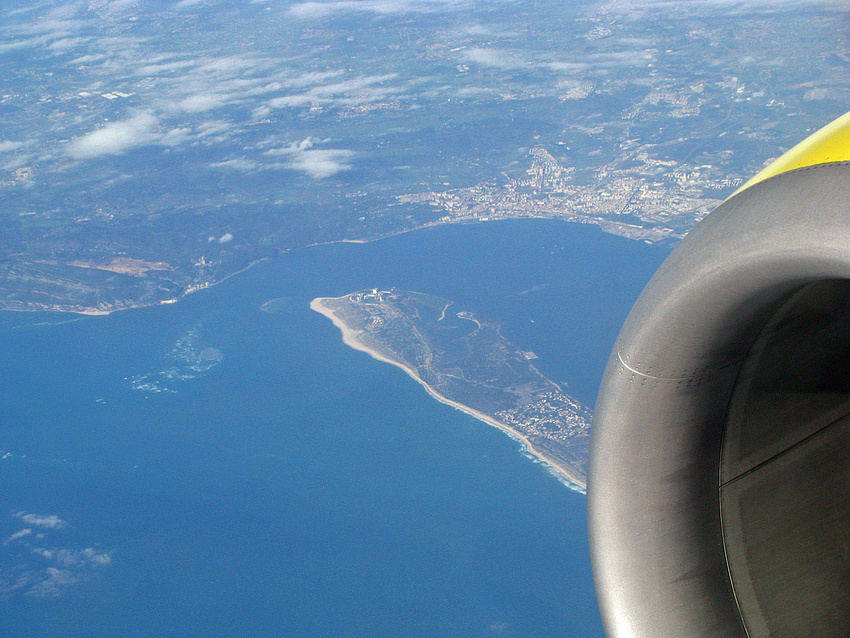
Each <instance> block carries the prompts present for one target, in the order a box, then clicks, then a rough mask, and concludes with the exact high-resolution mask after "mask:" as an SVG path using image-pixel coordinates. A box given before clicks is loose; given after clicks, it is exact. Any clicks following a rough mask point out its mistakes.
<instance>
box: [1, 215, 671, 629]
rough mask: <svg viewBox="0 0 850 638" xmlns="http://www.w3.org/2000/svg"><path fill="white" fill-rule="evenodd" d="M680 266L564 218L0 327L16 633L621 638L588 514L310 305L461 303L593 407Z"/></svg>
mask: <svg viewBox="0 0 850 638" xmlns="http://www.w3.org/2000/svg"><path fill="white" fill-rule="evenodd" d="M667 252H668V251H667V249H664V248H660V247H657V246H649V245H646V244H641V243H636V242H633V241H631V240H627V239H623V238H620V237H614V236H611V235H606V234H603V233H601V232H600V231H599V230H598V228H595V227H585V226H579V225H572V224H566V223H560V222H556V221H519V222H497V223H496V222H494V223H486V224H478V225H468V226H451V227H440V228H435V229H432V230H429V231H419V232H415V233H408V234H405V235H400V236H396V237H392V238H389V239H386V240H382V241H377V242H372V243H369V244H330V245H324V246H314V247H311V248H308V249H303V250H299V251H294V252H291V253H288V254H286V255H283V256H281V257H280V258H278V259H275V260H273V261H269V262H265V263H263V264H260V265H258V266H256V267H254V268H252V269H249V270H248V271H246V272H244V273H242V274H240V275H238V276H236V277H233V278H231V279H229V280H228V281H226V282H224V283H222V284H220V285H219V286H216V287H214V288H211V289H208V290H204V291H201V292H198V293H196V294H193V295H190V296H189V297H187V298H185V299H184V300H181V301H180V302H179V303H177V304H174V305H170V306H161V307H156V308H147V309H140V310H134V311H128V312H122V313H115V314H112V315H109V316H106V317H90V318H83V319H82V320H73V321H69V322H67V323H62V322H64V321H67V320H68V319H69V317H67V316H56V315H44V316H36V315H32V316H23V315H4V316H3V317H0V361H2V364H0V388H2V389H0V393H2V394H0V400H2V406H3V412H2V423H0V457H2V458H0V483H2V486H3V490H2V494H0V539H3V545H2V546H0V612H2V613H0V634H2V635H4V636H25V635H27V636H28V635H47V634H48V633H56V634H59V635H69V636H73V635H79V636H113V635H122V636H149V635H160V636H556V635H557V636H563V635H567V636H601V635H602V633H601V626H600V622H599V618H598V610H597V609H596V603H595V597H594V593H593V587H592V581H591V576H590V570H589V560H588V556H587V536H586V527H585V520H584V508H585V499H584V497H583V496H582V495H580V494H577V493H575V492H572V491H570V490H568V489H566V488H565V487H564V486H563V485H562V484H561V483H559V482H558V480H557V479H556V478H555V477H553V476H552V475H551V474H550V473H548V472H547V471H546V469H545V467H543V466H541V465H540V464H539V463H535V462H533V461H532V460H531V459H529V458H528V457H526V456H524V455H523V454H522V453H521V451H520V450H519V449H518V447H517V444H516V443H515V442H514V441H512V440H511V439H509V438H508V437H506V436H505V435H504V434H502V433H500V432H498V431H497V430H495V429H493V428H491V427H489V426H487V425H485V424H483V423H480V422H478V421H476V420H474V419H473V418H471V417H469V416H467V415H465V414H463V413H461V412H459V411H457V410H454V409H452V408H450V407H448V406H445V405H443V404H440V403H437V402H435V401H434V400H432V399H431V398H430V397H428V395H427V394H426V393H425V392H424V390H423V389H422V388H421V387H420V386H419V385H418V384H416V383H414V382H413V381H411V380H410V379H409V378H408V377H407V376H406V375H404V374H403V373H402V372H401V371H400V370H397V369H395V368H393V367H391V366H387V365H385V364H382V363H380V362H377V361H374V360H372V359H370V358H369V357H368V356H366V355H364V354H363V353H360V352H355V351H353V350H350V349H348V348H347V347H346V346H345V345H344V344H343V343H342V341H341V339H340V335H339V332H338V331H337V330H336V328H334V327H333V326H332V325H331V324H330V322H328V321H327V320H326V319H325V318H323V317H321V316H320V315H318V314H316V313H313V312H311V311H310V310H309V308H308V303H309V301H310V300H311V299H312V298H314V297H317V296H339V295H343V294H347V293H349V292H352V291H354V290H358V289H363V288H372V287H378V288H391V287H397V288H402V289H407V290H416V291H420V292H427V293H431V294H436V295H439V296H441V297H446V298H449V299H453V300H455V302H456V304H457V310H470V311H473V312H475V313H476V315H479V316H483V317H488V318H492V319H495V320H498V321H500V322H502V324H503V326H504V328H503V332H504V334H505V336H506V337H507V338H508V339H510V340H511V341H513V342H514V343H516V344H517V345H518V346H519V347H521V348H522V349H524V350H533V351H534V352H535V353H536V354H537V355H538V356H539V360H538V361H536V364H537V365H538V366H539V368H540V369H541V371H542V372H543V373H544V374H546V375H548V376H550V378H552V379H554V380H555V381H557V382H559V383H562V384H566V387H567V390H568V391H569V392H570V393H571V394H573V395H574V396H576V397H577V398H578V399H580V400H581V401H583V402H585V403H586V404H588V405H592V404H593V401H594V400H595V392H596V386H597V385H598V383H599V379H600V377H601V373H602V369H603V367H604V364H605V360H606V359H607V356H608V353H609V352H610V348H611V346H612V344H613V340H614V338H615V336H616V333H617V331H618V329H619V326H620V324H621V323H622V321H623V319H624V318H625V315H626V313H627V312H628V308H629V307H630V305H631V303H632V302H633V301H634V299H635V298H636V296H637V294H638V293H639V291H640V289H641V288H642V287H643V285H644V284H645V283H646V281H647V280H648V278H649V276H651V274H652V272H654V270H655V268H657V266H658V264H659V263H660V261H661V260H662V259H663V258H664V257H665V256H666V254H667ZM272 300H276V301H274V303H273V304H271V305H269V306H267V307H266V310H272V311H273V312H266V311H263V310H261V307H262V306H263V305H264V304H266V303H267V302H269V301H272ZM70 319H76V318H75V317H71V318H70ZM45 322H46V323H48V324H49V323H53V324H55V325H37V324H43V323H45ZM26 530H29V531H28V532H27V531H26Z"/></svg>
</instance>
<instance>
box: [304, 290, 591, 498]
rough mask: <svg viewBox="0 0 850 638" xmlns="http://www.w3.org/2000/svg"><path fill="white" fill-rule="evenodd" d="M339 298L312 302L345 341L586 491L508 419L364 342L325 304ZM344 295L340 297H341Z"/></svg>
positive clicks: (582, 484) (565, 469) (569, 471)
mask: <svg viewBox="0 0 850 638" xmlns="http://www.w3.org/2000/svg"><path fill="white" fill-rule="evenodd" d="M335 299H336V298H334V297H316V298H315V299H313V301H311V302H310V309H311V310H315V311H316V312H318V313H320V314H322V315H324V316H325V317H327V318H328V319H330V320H331V321H332V322H333V324H334V325H335V326H336V327H337V328H339V330H340V332H342V341H343V343H344V344H345V345H347V346H349V347H350V348H353V349H355V350H359V351H360V352H365V353H366V354H368V355H369V356H370V357H372V358H373V359H377V360H378V361H383V362H384V363H389V364H391V365H394V366H396V367H397V368H401V369H402V370H404V372H405V373H407V375H408V376H409V377H411V378H412V379H413V380H414V381H416V382H417V383H419V384H420V385H421V386H422V387H424V388H425V390H426V391H427V392H428V394H430V395H431V396H432V397H433V398H435V399H436V400H437V401H439V402H440V403H445V404H446V405H450V406H452V407H453V408H456V409H458V410H460V411H461V412H465V413H466V414H469V415H470V416H473V417H475V418H476V419H478V420H479V421H483V422H484V423H487V424H488V425H492V426H493V427H495V428H499V429H500V430H502V431H503V432H505V433H506V434H507V435H509V436H510V437H512V438H513V439H514V440H516V441H518V442H519V443H521V444H522V446H523V449H524V450H525V451H527V452H528V453H529V454H531V455H532V456H534V457H535V458H537V459H539V460H540V461H542V462H543V463H545V464H546V465H548V466H549V467H550V468H552V470H554V472H555V473H556V474H557V475H558V478H559V479H561V480H563V481H564V482H566V483H567V484H568V486H569V487H571V488H572V489H576V490H577V491H580V492H584V491H585V489H586V488H587V485H586V483H585V481H584V480H582V479H581V478H579V477H578V476H576V475H575V473H574V472H573V471H572V470H571V468H569V467H565V466H564V465H562V464H560V463H558V462H556V461H555V460H554V459H552V458H550V457H549V456H547V455H546V454H544V453H543V452H541V451H540V450H538V449H537V448H535V447H534V445H532V443H531V442H530V441H529V440H528V439H527V438H526V437H525V436H523V435H522V434H520V433H519V432H517V431H516V430H514V429H513V428H511V427H509V426H508V425H506V424H505V423H502V422H501V421H498V420H496V419H494V418H492V417H490V416H487V415H486V414H484V413H483V412H479V411H478V410H473V409H472V408H470V407H469V406H466V405H463V404H462V403H458V402H457V401H452V400H451V399H449V398H447V397H445V396H443V395H442V394H440V393H439V392H436V391H434V389H433V388H432V387H431V386H429V385H428V384H427V383H425V382H424V381H423V380H422V379H420V378H419V375H418V374H416V371H415V370H413V369H412V368H411V367H410V366H407V365H405V364H404V363H403V362H401V361H400V360H398V359H390V358H388V357H386V356H384V355H382V354H381V353H379V352H376V351H375V350H374V349H373V348H370V347H369V346H368V345H367V344H365V343H363V341H362V340H361V339H360V335H361V334H362V332H363V331H362V330H352V329H351V328H349V327H348V326H347V325H346V324H345V323H344V322H343V321H342V320H341V319H340V318H339V317H338V316H337V315H336V313H335V312H334V311H333V310H332V309H331V308H328V307H327V306H326V305H325V302H326V301H334V300H335ZM340 299H341V297H340Z"/></svg>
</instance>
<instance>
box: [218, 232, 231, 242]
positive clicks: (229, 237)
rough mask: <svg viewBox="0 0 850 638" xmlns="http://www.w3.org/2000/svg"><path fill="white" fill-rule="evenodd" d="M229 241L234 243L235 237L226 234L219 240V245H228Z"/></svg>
mask: <svg viewBox="0 0 850 638" xmlns="http://www.w3.org/2000/svg"><path fill="white" fill-rule="evenodd" d="M229 241H233V235H231V234H230V233H224V234H223V235H222V236H221V237H219V238H218V243H219V244H226V243H227V242H229Z"/></svg>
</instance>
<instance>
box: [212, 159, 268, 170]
mask: <svg viewBox="0 0 850 638" xmlns="http://www.w3.org/2000/svg"><path fill="white" fill-rule="evenodd" d="M210 167H211V168H232V169H234V170H237V171H254V170H257V169H258V168H261V166H260V164H259V163H257V162H255V161H254V160H249V159H245V158H244V157H237V158H235V159H229V160H225V161H223V162H214V163H212V164H210Z"/></svg>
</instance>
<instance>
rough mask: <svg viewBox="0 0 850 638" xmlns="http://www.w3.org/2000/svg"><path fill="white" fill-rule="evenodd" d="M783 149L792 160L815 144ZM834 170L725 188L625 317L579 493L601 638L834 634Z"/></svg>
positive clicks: (844, 199)
mask: <svg viewBox="0 0 850 638" xmlns="http://www.w3.org/2000/svg"><path fill="white" fill-rule="evenodd" d="M837 122H838V123H839V126H837V127H836V126H835V123H834V124H833V125H831V127H832V130H831V132H830V131H827V132H828V135H826V136H824V135H823V134H822V133H821V134H820V135H821V141H820V143H821V144H822V143H823V139H827V140H830V141H831V142H830V144H831V146H829V145H828V146H829V148H835V147H836V146H835V143H834V142H835V135H836V133H835V131H836V130H837V131H838V132H839V134H840V135H844V136H845V140H847V139H850V114H848V115H847V116H844V117H843V118H840V120H838V121H837ZM814 137H816V136H814ZM801 146H804V148H805V151H806V152H807V153H809V158H808V159H806V160H805V163H808V162H810V161H811V157H812V149H813V147H814V148H815V150H816V147H817V144H815V145H814V146H813V145H812V144H811V143H810V141H808V140H807V142H804V144H803V145H801ZM838 148H839V150H840V149H841V148H843V149H844V152H847V153H848V154H850V144H846V143H845V144H844V145H843V147H842V145H841V144H839V145H838ZM795 152H796V155H797V157H798V158H799V156H800V151H799V147H798V148H797V149H795V150H792V151H791V152H790V153H789V154H788V155H789V156H792V159H793V156H794V154H795ZM831 152H832V151H830V153H831ZM814 157H815V158H819V159H823V155H821V156H818V155H817V154H816V153H815V154H814ZM827 159H833V158H832V156H827ZM838 159H839V160H840V161H826V162H820V163H815V164H814V165H805V166H795V165H794V164H793V162H792V163H790V164H789V163H788V161H787V160H788V156H785V157H784V158H782V159H781V160H780V162H782V161H785V164H784V165H782V166H781V167H780V169H779V170H775V171H774V172H772V173H771V172H768V173H766V175H762V176H761V177H760V179H758V180H756V181H755V183H753V184H748V185H747V187H746V188H743V189H742V190H739V191H738V192H737V193H736V194H735V195H733V196H732V197H731V198H730V199H728V200H727V201H726V202H724V203H723V204H721V205H720V206H719V207H718V208H717V209H716V210H715V211H713V212H712V213H711V214H710V215H708V216H707V217H706V218H705V219H704V220H703V221H702V222H701V223H700V224H698V225H697V226H696V227H695V228H694V229H693V230H692V231H691V232H690V233H689V234H688V236H687V237H686V238H685V239H684V240H683V241H682V242H681V244H680V245H679V246H678V247H677V248H676V249H675V250H674V251H673V253H672V254H671V255H670V257H669V258H668V259H667V260H666V261H665V262H664V264H663V265H662V266H661V268H660V269H659V271H658V272H657V273H656V275H655V276H654V277H653V278H652V280H651V281H650V283H649V284H648V285H647V288H646V290H644V292H643V293H642V294H641V296H640V298H639V299H638V301H637V303H636V304H635V306H634V308H633V309H632V311H631V313H630V315H629V317H628V319H627V320H626V323H625V325H624V327H623V329H622V331H621V333H620V335H619V337H618V339H617V342H616V345H615V347H614V349H613V351H612V353H611V357H610V359H609V362H608V366H607V368H606V371H605V375H604V378H603V382H602V386H601V389H600V394H599V399H598V401H597V405H596V410H595V414H594V426H593V427H594V439H593V444H592V449H591V459H590V467H589V482H588V512H589V526H590V536H591V553H592V559H593V566H594V579H595V582H596V588H597V595H598V597H599V602H600V608H601V610H602V614H603V621H604V624H605V627H606V632H607V633H608V635H609V636H610V637H611V638H614V637H617V638H622V637H626V636H628V637H641V638H643V637H646V638H666V637H668V636H669V637H670V638H673V637H675V638H686V637H689V636H717V637H718V638H719V637H722V638H730V637H736V636H741V637H742V638H743V637H748V638H763V637H764V638H766V637H779V636H820V637H823V638H829V637H832V636H842V637H844V638H846V636H847V635H848V630H850V162H848V161H845V160H846V159H847V158H846V157H838ZM789 166H790V168H789Z"/></svg>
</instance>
